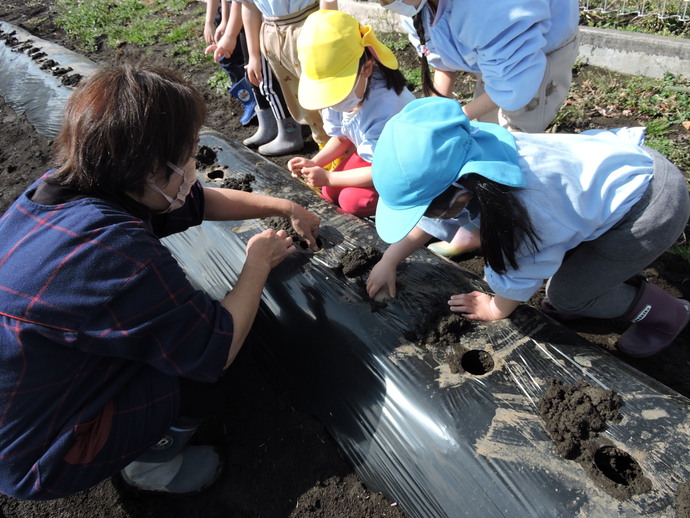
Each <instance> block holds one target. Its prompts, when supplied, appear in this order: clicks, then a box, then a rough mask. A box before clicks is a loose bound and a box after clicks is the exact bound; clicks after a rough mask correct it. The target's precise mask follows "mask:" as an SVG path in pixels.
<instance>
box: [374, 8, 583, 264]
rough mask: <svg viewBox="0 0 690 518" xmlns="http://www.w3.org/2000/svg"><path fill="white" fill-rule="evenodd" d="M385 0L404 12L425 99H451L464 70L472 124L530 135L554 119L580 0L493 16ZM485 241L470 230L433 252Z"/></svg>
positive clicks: (568, 72) (573, 48) (568, 76)
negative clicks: (470, 80) (471, 86)
mask: <svg viewBox="0 0 690 518" xmlns="http://www.w3.org/2000/svg"><path fill="white" fill-rule="evenodd" d="M379 1H380V3H381V5H383V6H384V7H385V8H386V9H388V10H390V11H393V12H396V13H398V14H400V15H401V19H400V20H401V23H402V25H403V27H404V28H405V29H406V31H407V32H408V34H409V38H410V41H411V42H412V43H413V45H414V46H415V47H416V49H417V51H418V53H419V56H420V59H421V64H422V67H421V71H422V86H423V89H424V94H425V95H427V96H428V95H440V96H445V97H450V98H452V97H453V87H454V84H455V80H456V77H457V75H458V72H467V73H470V74H473V75H474V76H475V78H476V86H475V92H474V98H473V99H472V101H470V102H469V103H467V104H465V105H464V106H463V110H464V112H465V114H466V115H467V116H468V117H469V118H470V119H472V120H477V121H481V122H494V123H497V124H500V125H501V126H503V127H505V128H507V129H509V130H511V131H524V132H530V133H535V132H542V131H544V130H545V129H546V127H547V126H548V125H549V124H550V123H551V121H553V119H554V117H555V116H556V113H557V112H558V109H559V108H560V107H561V106H562V105H563V101H565V98H566V96H567V95H568V91H569V89H570V84H571V82H572V67H573V64H574V62H575V59H576V58H577V55H578V47H579V38H578V34H579V33H578V22H579V9H578V2H577V0H522V1H520V2H515V1H514V0H493V1H492V2H491V4H490V5H491V16H487V11H486V10H487V4H486V2H482V1H477V0H462V1H456V2H453V1H449V0H379ZM429 66H431V67H432V68H433V69H434V73H433V76H432V74H431V73H430V72H429ZM432 77H433V79H432ZM478 238H479V236H478V233H477V230H476V228H474V227H472V226H469V227H467V228H463V229H460V230H459V231H458V232H457V233H456V235H455V236H454V237H452V239H449V240H448V241H449V242H437V243H432V244H430V245H429V248H430V249H431V250H433V251H434V252H436V253H438V254H441V255H443V256H447V257H452V256H455V255H458V254H460V253H462V252H463V251H467V250H471V249H473V248H476V247H477V246H478V244H479V242H478Z"/></svg>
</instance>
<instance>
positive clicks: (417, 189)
mask: <svg viewBox="0 0 690 518" xmlns="http://www.w3.org/2000/svg"><path fill="white" fill-rule="evenodd" d="M640 134H641V132H639V131H637V132H635V131H634V130H630V129H625V128H622V129H620V130H617V131H596V132H589V133H588V134H579V135H565V134H528V133H510V132H508V131H507V130H505V129H504V128H502V127H500V126H498V125H495V124H487V123H481V122H470V121H469V119H468V118H467V116H466V115H465V114H464V112H463V110H462V107H461V106H460V104H459V103H458V102H456V101H453V100H451V99H446V98H441V97H429V98H424V99H418V100H415V101H413V102H411V103H410V104H408V105H407V106H406V107H405V108H404V109H403V110H402V111H401V112H400V113H399V114H397V115H396V116H394V117H393V118H392V119H391V120H390V121H389V122H388V124H387V125H386V127H385V128H384V130H383V132H382V134H381V136H380V138H379V141H378V145H377V147H376V150H375V152H374V162H373V171H372V175H373V180H374V186H375V187H376V189H377V191H378V193H379V196H380V198H379V203H378V207H377V211H376V229H377V231H378V233H379V235H380V236H381V238H382V239H384V240H385V241H386V242H388V243H393V244H392V245H391V246H390V247H389V248H388V249H387V250H386V252H385V253H384V255H383V257H382V259H381V261H379V263H377V264H376V265H375V266H374V268H373V269H372V272H371V274H370V276H369V279H368V280H367V291H368V293H369V295H370V296H372V297H374V296H375V295H377V294H378V293H379V292H380V291H382V290H385V289H387V290H388V292H389V294H390V295H391V296H395V294H396V284H395V278H396V269H397V265H398V264H399V263H400V262H401V261H402V260H404V259H405V258H406V257H407V256H409V255H410V254H411V253H412V252H414V251H415V250H416V249H418V248H420V247H422V246H424V245H425V244H426V242H427V241H428V240H429V239H430V238H431V236H434V237H437V238H439V239H448V238H449V237H452V236H453V234H454V233H455V231H456V230H457V229H458V228H459V227H461V226H463V225H467V224H468V223H474V224H476V225H478V226H479V229H480V240H481V246H482V250H483V252H484V258H485V279H486V281H487V283H488V285H489V287H490V288H491V290H492V291H493V293H494V294H493V295H490V294H487V293H481V292H477V291H475V292H472V293H461V294H456V295H452V296H451V297H450V300H449V301H448V304H449V307H450V310H451V311H453V312H456V313H461V314H463V316H465V317H466V318H468V319H471V320H484V321H488V320H498V319H502V318H506V317H508V316H509V315H510V314H511V313H512V312H513V310H514V309H515V308H516V307H517V306H518V305H519V304H520V302H524V301H527V300H529V298H530V297H531V296H532V295H533V294H534V293H535V292H536V291H537V290H538V289H539V288H540V287H541V285H542V283H543V281H544V280H548V281H547V284H546V295H547V298H546V299H545V300H544V303H543V304H542V309H543V310H544V311H545V312H546V313H548V314H551V315H552V316H555V317H557V318H563V319H566V318H567V319H570V318H577V317H581V316H588V317H596V318H610V319H613V318H616V319H621V320H624V321H628V322H630V323H631V324H632V325H631V326H630V327H629V328H628V329H627V330H626V331H625V332H624V333H623V334H622V335H621V337H620V339H619V341H618V344H617V345H618V349H619V350H620V351H621V352H623V353H625V354H627V355H630V356H634V357H646V356H651V355H653V354H656V353H658V352H660V351H661V350H663V349H664V348H666V347H667V346H668V345H670V344H671V343H672V342H673V340H674V339H675V337H676V336H678V334H679V333H680V332H681V331H682V330H683V328H684V327H685V325H686V324H687V323H688V321H689V320H690V303H688V302H687V301H685V300H681V299H677V298H675V297H672V296H671V295H669V294H667V293H666V292H664V291H663V290H662V289H661V288H659V287H658V286H655V285H654V284H651V283H648V282H646V281H645V280H644V279H643V278H642V277H641V275H639V274H640V272H641V271H642V270H643V269H644V268H645V267H647V266H648V265H649V264H650V263H651V262H652V261H654V260H655V259H656V258H657V257H659V256H660V255H661V253H662V252H663V251H664V250H666V249H667V248H668V247H669V246H671V245H672V244H673V243H674V242H675V240H676V239H677V238H678V236H679V235H680V234H681V232H682V231H683V228H684V227H685V225H686V224H687V222H688V216H689V215H690V199H689V198H688V190H687V184H686V181H685V178H684V177H683V174H682V173H681V172H680V171H679V170H678V168H676V167H675V166H674V165H673V164H671V163H670V162H669V161H668V160H667V159H666V158H664V157H663V156H662V155H661V154H659V153H657V152H656V151H654V150H652V149H650V148H647V147H644V146H641V145H640V143H641V142H640V140H641V139H640Z"/></svg>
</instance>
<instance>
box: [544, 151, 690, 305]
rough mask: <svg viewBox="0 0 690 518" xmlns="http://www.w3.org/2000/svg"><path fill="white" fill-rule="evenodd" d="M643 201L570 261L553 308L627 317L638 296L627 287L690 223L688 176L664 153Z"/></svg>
mask: <svg viewBox="0 0 690 518" xmlns="http://www.w3.org/2000/svg"><path fill="white" fill-rule="evenodd" d="M647 152H649V153H650V155H652V156H653V158H654V177H653V178H652V180H651V184H650V186H649V187H648V188H647V191H646V192H645V193H644V195H643V196H642V198H641V199H640V200H639V201H638V202H637V203H636V204H635V205H634V206H633V207H632V208H631V209H630V211H629V212H628V214H626V216H625V217H624V218H623V219H622V220H621V221H619V222H618V223H617V224H616V225H615V226H614V227H613V228H612V229H610V230H608V231H607V232H605V233H604V234H602V235H601V236H599V237H598V238H597V239H594V240H592V241H587V242H585V243H582V244H580V245H579V246H578V247H576V248H575V249H573V251H572V252H571V253H570V254H569V255H568V256H567V257H566V259H565V260H564V261H563V264H562V265H561V267H560V268H559V269H558V271H557V272H556V274H555V275H554V276H553V277H552V278H551V279H550V280H549V282H548V284H547V286H546V294H547V296H548V298H549V302H550V303H551V305H552V306H554V307H555V308H556V309H558V310H560V311H564V312H567V313H573V314H577V315H581V316H589V317H595V318H617V317H621V316H622V315H624V314H625V313H626V312H627V311H628V309H629V308H630V306H631V305H632V303H633V301H634V300H635V297H636V295H637V294H638V288H637V287H635V286H634V283H630V284H628V283H626V281H628V280H629V279H631V278H632V277H634V276H635V275H637V274H639V273H640V272H641V271H642V270H643V269H644V268H646V267H647V266H649V264H651V263H652V261H654V260H655V259H656V258H657V257H659V256H660V255H661V254H662V253H663V252H664V251H665V250H667V249H668V248H669V247H670V246H671V245H673V243H674V242H675V241H676V239H677V238H678V236H679V235H680V234H681V232H682V231H683V229H684V228H685V225H686V224H687V221H688V214H689V213H690V202H689V201H688V193H687V184H686V182H685V179H684V177H683V174H682V173H681V172H680V171H679V170H678V169H677V168H676V167H675V166H673V165H672V164H671V163H670V162H669V161H668V160H666V159H665V158H664V157H663V156H661V155H660V154H659V153H657V152H655V151H652V150H649V149H647Z"/></svg>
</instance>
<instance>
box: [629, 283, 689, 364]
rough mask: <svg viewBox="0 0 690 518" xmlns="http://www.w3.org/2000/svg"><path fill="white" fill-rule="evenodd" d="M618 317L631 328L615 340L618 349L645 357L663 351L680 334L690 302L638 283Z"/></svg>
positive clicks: (646, 284)
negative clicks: (633, 297) (632, 296)
mask: <svg viewBox="0 0 690 518" xmlns="http://www.w3.org/2000/svg"><path fill="white" fill-rule="evenodd" d="M621 318H622V319H623V320H626V321H628V322H632V325H631V326H630V327H629V328H628V329H627V330H626V331H625V332H624V333H623V334H622V335H621V336H620V338H619V339H618V344H617V345H618V349H619V350H620V351H621V352H622V353H624V354H627V355H628V356H633V357H635V358H646V357H647V356H652V355H654V354H657V353H658V352H661V351H663V350H664V349H666V347H668V346H669V345H671V343H672V342H673V340H675V339H676V337H677V336H678V335H679V334H680V332H681V331H682V330H683V328H684V327H685V326H686V325H687V323H688V321H690V302H688V301H686V300H683V299H677V298H675V297H672V296H671V295H669V294H668V293H666V292H665V291H664V290H662V289H661V288H660V287H659V286H657V285H655V284H651V283H648V282H642V283H641V284H640V287H639V290H638V292H637V296H636V298H635V300H634V301H633V303H632V304H631V305H630V308H629V309H628V311H627V312H626V313H625V314H624V315H623V317H621Z"/></svg>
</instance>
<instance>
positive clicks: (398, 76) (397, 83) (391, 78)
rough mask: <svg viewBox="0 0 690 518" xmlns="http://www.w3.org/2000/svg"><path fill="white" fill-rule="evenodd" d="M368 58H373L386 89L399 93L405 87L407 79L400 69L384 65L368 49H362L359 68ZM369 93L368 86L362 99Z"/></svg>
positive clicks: (360, 68)
mask: <svg viewBox="0 0 690 518" xmlns="http://www.w3.org/2000/svg"><path fill="white" fill-rule="evenodd" d="M370 58H373V60H374V62H375V63H376V66H377V67H378V69H379V72H381V74H383V78H384V79H385V80H386V88H387V89H388V90H395V93H396V94H398V95H400V94H401V93H402V91H403V90H404V89H405V88H407V79H405V76H404V75H403V74H402V72H401V71H400V69H399V68H398V69H396V70H393V69H392V68H388V67H387V66H385V65H384V64H383V63H381V62H380V61H378V60H377V59H376V58H375V57H374V56H373V55H372V54H371V52H370V51H369V49H364V52H363V53H362V57H361V58H359V69H358V70H362V67H363V66H364V63H366V62H367V61H368V60H369V59H370ZM368 95H369V88H367V91H366V92H365V93H364V97H363V99H366V98H367V96H368Z"/></svg>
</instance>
